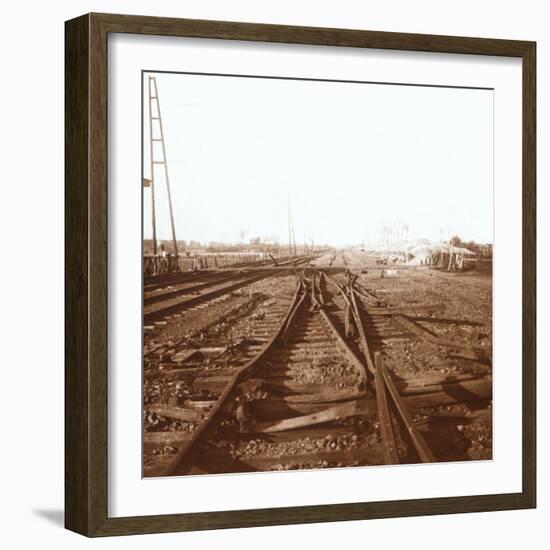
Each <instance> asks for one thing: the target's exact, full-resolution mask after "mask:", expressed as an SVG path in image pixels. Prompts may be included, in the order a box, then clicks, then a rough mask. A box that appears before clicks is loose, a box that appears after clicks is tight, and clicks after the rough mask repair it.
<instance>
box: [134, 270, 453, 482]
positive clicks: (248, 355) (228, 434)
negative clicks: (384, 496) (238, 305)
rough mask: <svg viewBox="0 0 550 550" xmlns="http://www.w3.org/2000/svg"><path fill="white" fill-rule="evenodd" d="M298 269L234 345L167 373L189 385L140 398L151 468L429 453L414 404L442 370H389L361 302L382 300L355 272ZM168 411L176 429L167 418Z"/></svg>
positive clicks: (427, 456)
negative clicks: (166, 397) (182, 391)
mask: <svg viewBox="0 0 550 550" xmlns="http://www.w3.org/2000/svg"><path fill="white" fill-rule="evenodd" d="M305 271H306V273H305V274H300V275H299V276H298V277H297V283H296V289H295V292H294V295H293V297H292V299H291V300H290V302H288V303H286V304H285V303H281V302H279V303H277V304H275V305H274V306H273V307H270V308H269V309H268V310H266V311H265V312H264V314H263V315H262V316H261V317H259V318H258V319H257V320H256V321H255V323H254V328H253V330H252V331H251V333H250V334H249V335H248V337H247V339H246V341H244V342H241V343H240V344H239V346H238V347H237V348H236V347H234V346H229V348H223V347H222V348H218V349H214V350H213V352H212V356H211V357H210V358H209V361H208V366H207V367H206V368H205V367H204V362H203V361H199V362H198V363H197V364H196V365H195V364H193V362H192V361H191V362H188V363H187V364H186V366H185V367H182V368H179V369H174V370H167V371H166V372H165V373H163V374H162V376H165V377H167V378H170V379H172V380H177V381H178V383H181V384H182V385H183V386H185V387H187V388H190V389H191V391H190V393H188V394H187V395H186V399H184V400H183V401H181V400H180V401H181V402H179V403H178V404H176V405H170V404H166V403H163V404H160V403H158V402H157V403H149V404H147V405H146V419H147V418H148V419H150V418H151V416H152V415H154V417H155V418H156V419H160V421H158V422H157V423H156V425H154V424H152V423H151V422H147V423H146V432H145V434H144V443H145V449H146V450H147V449H148V448H149V449H156V450H157V453H156V455H155V458H154V459H153V460H152V461H151V463H150V464H148V465H147V467H146V470H145V475H146V476H147V475H152V476H158V475H183V474H197V473H220V472H232V471H258V470H260V471H261V470H274V469H275V470H276V469H296V468H322V467H335V466H336V467H339V466H340V467H341V466H352V465H373V464H395V463H399V462H419V461H421V462H434V461H435V460H436V458H435V457H434V455H433V453H432V452H431V450H430V448H429V446H428V444H427V443H426V441H425V439H424V437H423V435H422V433H421V429H420V427H419V426H417V423H416V421H415V419H414V415H415V414H416V413H417V412H422V407H425V406H429V403H430V400H429V399H428V400H427V401H426V399H424V400H423V398H422V395H418V394H423V393H426V392H428V393H429V392H436V391H438V390H442V389H443V390H445V387H444V385H445V383H446V381H445V380H443V379H442V380H440V381H434V380H433V379H430V380H418V381H414V380H395V379H394V378H393V377H392V375H391V374H390V372H389V371H388V370H387V369H386V368H385V366H384V364H383V361H382V356H381V354H380V353H379V352H377V351H376V349H374V348H376V346H374V348H373V347H372V346H371V343H370V342H369V339H368V336H369V337H370V332H371V329H372V327H369V326H367V324H366V323H365V315H364V311H362V310H361V308H362V307H363V306H364V302H370V304H369V305H374V306H375V307H377V308H379V309H384V306H383V303H382V302H381V301H380V300H379V299H378V298H377V297H376V296H373V295H370V294H368V293H367V292H368V291H366V289H360V288H357V287H355V286H354V281H353V280H351V279H350V280H349V281H348V283H347V284H342V283H339V282H337V281H336V280H334V279H331V278H329V277H328V276H326V275H325V274H324V273H322V272H318V271H316V270H313V269H307V270H305ZM358 298H360V299H361V300H362V302H361V303H362V304H363V306H361V305H359V304H358ZM363 301H364V302H363ZM381 304H382V305H381ZM228 350H229V351H228ZM438 382H439V384H438ZM458 384H460V382H459V383H458ZM455 385H456V384H455ZM147 415H148V416H147ZM165 419H172V421H176V422H180V425H179V428H180V429H178V426H176V429H174V423H173V422H172V424H171V425H170V428H169V429H166V430H163V427H165V425H163V421H164V420H165Z"/></svg>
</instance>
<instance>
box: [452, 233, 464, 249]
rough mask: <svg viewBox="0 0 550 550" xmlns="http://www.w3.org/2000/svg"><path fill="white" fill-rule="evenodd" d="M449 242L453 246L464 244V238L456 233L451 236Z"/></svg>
mask: <svg viewBox="0 0 550 550" xmlns="http://www.w3.org/2000/svg"><path fill="white" fill-rule="evenodd" d="M449 243H450V244H451V245H452V246H461V245H462V244H463V243H462V239H461V238H460V237H459V236H458V235H454V236H453V237H451V239H450V240H449Z"/></svg>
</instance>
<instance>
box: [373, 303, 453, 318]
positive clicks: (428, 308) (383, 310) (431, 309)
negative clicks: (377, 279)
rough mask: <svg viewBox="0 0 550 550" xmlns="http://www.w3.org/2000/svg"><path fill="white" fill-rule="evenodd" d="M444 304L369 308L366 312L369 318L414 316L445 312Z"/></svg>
mask: <svg viewBox="0 0 550 550" xmlns="http://www.w3.org/2000/svg"><path fill="white" fill-rule="evenodd" d="M445 307H446V306H445V304H425V305H417V306H416V305H410V306H396V307H372V306H371V307H369V306H366V310H367V312H368V313H369V315H371V316H376V315H383V316H391V315H395V314H396V313H403V314H406V315H407V314H415V313H441V312H443V311H445Z"/></svg>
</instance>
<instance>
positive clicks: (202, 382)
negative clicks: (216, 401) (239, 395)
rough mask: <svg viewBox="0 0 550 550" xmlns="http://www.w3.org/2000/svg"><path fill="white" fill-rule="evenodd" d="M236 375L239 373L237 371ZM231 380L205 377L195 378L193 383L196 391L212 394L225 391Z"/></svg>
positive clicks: (223, 377) (219, 377) (228, 378)
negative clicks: (210, 392) (205, 391)
mask: <svg viewBox="0 0 550 550" xmlns="http://www.w3.org/2000/svg"><path fill="white" fill-rule="evenodd" d="M235 372H236V373H237V372H239V371H235ZM230 380H231V378H230V377H228V376H205V377H198V378H195V380H194V381H193V389H194V390H196V391H200V390H207V391H212V392H220V391H223V390H224V389H225V387H226V386H227V385H228V384H229V381H230Z"/></svg>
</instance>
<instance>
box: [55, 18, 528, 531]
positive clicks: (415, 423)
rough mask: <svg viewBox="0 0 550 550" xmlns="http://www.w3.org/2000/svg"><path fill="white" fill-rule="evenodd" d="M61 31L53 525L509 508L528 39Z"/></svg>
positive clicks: (236, 29) (194, 24)
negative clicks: (61, 425)
mask: <svg viewBox="0 0 550 550" xmlns="http://www.w3.org/2000/svg"><path fill="white" fill-rule="evenodd" d="M65 39H66V59H65V66H66V165H65V167H66V171H65V188H66V205H65V216H66V220H65V223H66V225H65V227H66V365H65V369H66V424H65V429H66V461H65V468H66V527H67V528H68V529H71V530H73V531H76V532H78V533H81V534H84V535H87V536H106V535H122V534H138V533H152V532H167V531H185V530H198V529H218V528H229V527H248V526H261V525H280V524H292V523H312V522H324V521H344V520H357V519H371V518H385V517H398V516H415V515H429V514H448V513H459V512H460V513H463V512H476V511H493V510H509V509H519V508H533V507H535V506H536V441H535V433H536V424H535V422H536V418H535V410H536V407H535V394H536V386H535V374H536V364H535V319H536V309H535V298H536V294H535V292H536V291H535V288H536V285H535V272H536V255H535V251H536V238H535V219H536V216H535V204H536V200H535V183H536V177H535V164H536V163H535V152H536V147H535V138H536V131H535V121H536V116H535V104H536V101H535V90H536V85H535V73H536V58H535V55H536V45H535V43H534V42H525V41H515V40H497V39H491V38H465V37H453V36H432V35H417V34H403V33H386V32H374V31H367V30H345V29H330V28H309V27H292V26H279V25H264V24H251V23H235V22H220V21H201V20H188V19H166V18H156V17H142V16H126V15H112V14H88V15H84V16H82V17H79V18H76V19H73V20H71V21H68V22H67V23H66V28H65Z"/></svg>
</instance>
